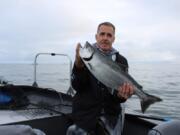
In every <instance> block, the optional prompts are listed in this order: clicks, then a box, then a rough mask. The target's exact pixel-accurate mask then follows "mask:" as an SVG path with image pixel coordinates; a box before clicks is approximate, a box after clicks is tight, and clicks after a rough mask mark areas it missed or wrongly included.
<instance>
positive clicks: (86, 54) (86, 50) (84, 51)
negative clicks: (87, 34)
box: [80, 42, 95, 61]
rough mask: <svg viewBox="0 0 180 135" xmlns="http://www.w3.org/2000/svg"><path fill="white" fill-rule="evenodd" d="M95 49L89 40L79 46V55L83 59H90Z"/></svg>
mask: <svg viewBox="0 0 180 135" xmlns="http://www.w3.org/2000/svg"><path fill="white" fill-rule="evenodd" d="M94 53H95V51H94V49H93V47H92V46H91V44H90V43H89V42H86V44H85V45H84V46H83V47H81V48H80V56H81V58H82V59H83V60H85V61H90V60H91V59H92V58H93V55H94Z"/></svg>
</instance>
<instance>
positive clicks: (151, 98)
mask: <svg viewBox="0 0 180 135" xmlns="http://www.w3.org/2000/svg"><path fill="white" fill-rule="evenodd" d="M160 101H162V99H161V98H159V97H156V96H153V95H149V94H146V98H144V99H142V100H141V110H142V112H143V113H144V112H145V111H146V109H147V108H148V107H149V106H150V105H151V104H153V103H155V102H160Z"/></svg>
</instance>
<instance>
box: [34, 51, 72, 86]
mask: <svg viewBox="0 0 180 135" xmlns="http://www.w3.org/2000/svg"><path fill="white" fill-rule="evenodd" d="M39 55H51V56H56V55H58V56H64V57H67V58H68V59H69V64H70V66H69V73H70V74H69V78H70V79H69V85H70V88H71V69H72V60H71V58H70V57H69V56H68V55H67V54H60V53H38V54H36V56H35V59H34V82H33V84H32V86H34V87H38V84H37V76H36V73H37V70H36V69H37V58H38V56H39Z"/></svg>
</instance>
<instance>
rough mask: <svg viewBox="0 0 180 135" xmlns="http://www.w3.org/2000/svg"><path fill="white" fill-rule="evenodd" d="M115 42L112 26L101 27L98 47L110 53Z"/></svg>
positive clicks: (97, 37) (97, 36)
mask: <svg viewBox="0 0 180 135" xmlns="http://www.w3.org/2000/svg"><path fill="white" fill-rule="evenodd" d="M114 40H115V33H114V30H113V28H112V27H111V26H106V25H101V26H100V28H99V30H98V31H97V34H96V41H97V44H98V46H99V47H100V48H101V49H102V50H103V51H110V50H111V49H112V44H113V42H114Z"/></svg>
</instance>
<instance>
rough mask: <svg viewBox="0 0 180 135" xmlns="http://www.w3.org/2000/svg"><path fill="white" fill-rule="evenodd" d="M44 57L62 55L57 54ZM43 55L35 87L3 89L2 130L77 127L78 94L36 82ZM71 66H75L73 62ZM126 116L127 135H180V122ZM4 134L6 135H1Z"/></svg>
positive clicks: (54, 131) (50, 132)
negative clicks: (75, 98)
mask: <svg viewBox="0 0 180 135" xmlns="http://www.w3.org/2000/svg"><path fill="white" fill-rule="evenodd" d="M40 54H43V55H44V54H45V55H46V54H48V55H49V54H50V55H51V56H56V55H61V54H55V53H40ZM40 54H37V55H36V57H35V61H34V82H33V84H32V86H30V85H15V84H8V83H5V82H3V83H2V84H1V85H0V94H1V96H4V99H5V100H4V101H6V102H4V103H2V102H1V104H0V127H3V126H6V127H7V126H11V125H28V126H30V127H32V128H35V129H39V130H41V131H42V132H43V133H45V134H46V135H66V131H67V128H68V127H69V126H70V125H72V124H73V121H72V119H71V112H72V99H73V93H74V91H73V88H72V87H70V88H69V90H68V92H67V93H63V92H59V91H58V90H55V89H52V88H42V87H39V86H38V83H37V82H36V65H37V60H36V59H37V57H38V56H39V55H40ZM62 55H63V56H67V55H64V54H62ZM68 58H69V57H68ZM70 65H72V62H71V60H70ZM70 67H71V66H70ZM70 70H71V69H70ZM70 86H71V85H70ZM1 100H2V98H1ZM124 116H125V117H124V127H123V135H180V121H178V120H173V119H166V118H161V117H156V116H148V115H143V114H140V113H137V112H136V113H135V112H130V111H129V112H128V111H126V112H125V113H124ZM0 131H1V128H0ZM1 134H3V133H2V132H0V135H1Z"/></svg>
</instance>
